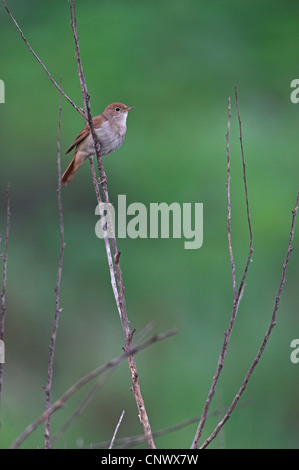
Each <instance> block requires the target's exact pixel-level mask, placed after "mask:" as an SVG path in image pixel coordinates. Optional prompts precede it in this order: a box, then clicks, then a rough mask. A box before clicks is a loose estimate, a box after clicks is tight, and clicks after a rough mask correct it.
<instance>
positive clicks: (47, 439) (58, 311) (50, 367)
mask: <svg viewBox="0 0 299 470" xmlns="http://www.w3.org/2000/svg"><path fill="white" fill-rule="evenodd" d="M60 134H61V93H59V115H58V138H57V177H58V182H57V199H58V212H59V225H60V253H59V261H58V270H57V281H56V288H55V315H54V323H53V328H52V334H51V341H50V347H49V363H48V379H47V384H46V386H45V392H46V411H47V410H49V409H50V408H51V402H50V394H51V387H52V377H53V364H54V351H55V344H56V336H57V330H58V323H59V317H60V314H61V312H62V308H61V307H60V285H61V276H62V267H63V255H64V248H65V242H64V224H63V207H62V199H61V159H60V156H61V152H60ZM51 447H52V446H51V442H50V415H49V414H48V415H47V416H46V419H45V448H46V449H50V448H51Z"/></svg>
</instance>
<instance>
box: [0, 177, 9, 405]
mask: <svg viewBox="0 0 299 470" xmlns="http://www.w3.org/2000/svg"><path fill="white" fill-rule="evenodd" d="M10 216H11V213H10V185H9V184H8V186H7V190H6V232H5V243H4V255H3V279H2V291H1V309H0V340H1V341H4V324H5V310H6V306H5V297H6V285H7V251H8V238H9V229H10ZM0 248H1V238H0ZM2 384H3V364H2V363H1V362H0V408H1V398H2Z"/></svg>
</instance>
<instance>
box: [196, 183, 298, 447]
mask: <svg viewBox="0 0 299 470" xmlns="http://www.w3.org/2000/svg"><path fill="white" fill-rule="evenodd" d="M298 205H299V190H298V193H297V199H296V204H295V208H294V210H293V211H292V214H293V215H292V224H291V231H290V238H289V244H288V249H287V254H286V257H285V261H284V263H283V267H282V275H281V281H280V285H279V288H278V292H277V295H276V299H275V304H274V310H273V313H272V317H271V321H270V325H269V328H268V330H267V331H266V334H265V336H264V338H263V341H262V344H261V346H260V348H259V350H258V353H257V355H256V356H255V358H254V360H253V362H252V364H251V366H250V368H249V369H248V372H247V374H246V376H245V379H244V380H243V383H242V385H241V387H240V388H239V391H238V393H237V394H236V395H235V397H234V399H233V401H232V404H231V405H230V407H229V409H228V410H227V412H226V414H225V416H224V417H223V419H222V420H221V421H220V422H219V423H218V424H217V426H216V428H215V429H214V431H213V432H212V434H211V435H210V436H209V437H208V438H207V439H206V440H205V442H204V443H203V444H202V446H201V447H200V448H201V449H204V448H205V447H207V446H208V444H209V443H210V442H211V441H212V440H213V439H215V437H216V436H217V434H218V433H219V431H220V429H221V428H222V427H223V426H224V424H225V423H226V421H227V420H228V419H229V418H230V416H231V414H232V412H233V410H234V408H235V407H236V405H237V403H238V401H239V399H240V397H241V395H242V393H243V392H244V390H245V389H246V387H247V384H248V381H249V379H250V377H251V375H252V373H253V371H254V369H255V368H256V366H257V364H258V362H259V360H260V358H261V355H262V354H263V352H264V349H265V347H266V345H267V343H268V341H269V338H270V335H271V332H272V330H273V328H274V326H275V325H276V317H277V310H278V307H279V303H280V298H281V294H282V290H283V287H284V284H285V282H286V272H287V267H288V264H289V260H290V255H291V252H292V251H293V248H294V247H293V240H294V233H295V222H296V217H297V211H298Z"/></svg>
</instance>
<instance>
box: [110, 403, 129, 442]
mask: <svg viewBox="0 0 299 470" xmlns="http://www.w3.org/2000/svg"><path fill="white" fill-rule="evenodd" d="M124 414H125V410H123V411H122V413H121V415H120V418H119V420H118V423H117V425H116V428H115V431H114V433H113V436H112V439H111V442H110V445H109V449H112V447H113V446H114V441H115V438H116V434H117V433H118V430H119V426H120V424H121V422H122V420H123V417H124Z"/></svg>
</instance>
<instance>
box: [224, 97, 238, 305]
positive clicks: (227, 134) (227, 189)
mask: <svg viewBox="0 0 299 470" xmlns="http://www.w3.org/2000/svg"><path fill="white" fill-rule="evenodd" d="M230 121H231V105H230V98H228V120H227V133H226V161H227V181H226V192H227V237H228V249H229V256H230V264H231V271H232V281H233V293H234V300H235V299H236V297H237V287H236V270H235V262H234V256H233V247H232V239H231V213H232V211H231V209H232V207H231V203H230V157H229V132H230Z"/></svg>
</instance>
